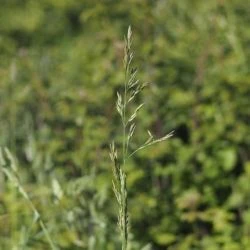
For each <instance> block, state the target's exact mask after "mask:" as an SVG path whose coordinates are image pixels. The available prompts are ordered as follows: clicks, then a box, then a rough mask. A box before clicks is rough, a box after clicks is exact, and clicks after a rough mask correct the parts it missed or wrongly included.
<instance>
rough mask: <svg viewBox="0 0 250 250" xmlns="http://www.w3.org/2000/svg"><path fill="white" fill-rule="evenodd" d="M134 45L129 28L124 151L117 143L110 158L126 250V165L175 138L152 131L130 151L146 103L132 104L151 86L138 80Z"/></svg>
mask: <svg viewBox="0 0 250 250" xmlns="http://www.w3.org/2000/svg"><path fill="white" fill-rule="evenodd" d="M131 45H132V30H131V27H130V26H129V28H128V32H127V36H125V48H124V70H125V80H124V85H123V91H122V93H121V92H117V102H116V109H117V112H118V113H119V115H120V118H121V127H122V131H123V138H122V146H121V148H122V149H121V150H118V149H117V147H116V143H115V142H112V143H111V145H110V158H111V160H112V162H113V190H114V194H115V197H116V200H117V203H118V206H119V212H118V227H119V231H120V236H121V246H122V247H121V248H122V250H127V249H129V212H128V191H127V178H126V172H125V168H126V162H127V160H128V159H129V158H130V157H132V156H133V155H134V154H136V153H137V152H138V151H140V150H142V149H145V148H146V147H148V146H152V145H154V144H156V143H159V142H162V141H165V140H167V139H168V138H170V137H171V136H172V135H173V131H172V132H170V133H169V134H167V135H165V136H163V137H161V138H154V136H153V135H152V133H151V132H150V131H148V139H147V140H146V142H144V143H143V144H142V145H141V146H139V147H137V148H136V149H135V150H132V152H130V141H131V139H132V138H133V135H134V132H135V129H136V117H137V114H138V112H139V111H140V109H141V108H142V107H143V105H144V103H141V104H139V105H137V106H136V108H135V109H132V108H131V106H132V105H131V104H132V103H133V101H135V98H136V96H137V95H139V94H140V93H141V91H142V90H143V89H144V88H145V87H146V86H147V85H148V84H147V83H141V81H139V80H138V79H137V70H136V69H135V68H134V67H133V65H132V61H133V52H132V50H131Z"/></svg>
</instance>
